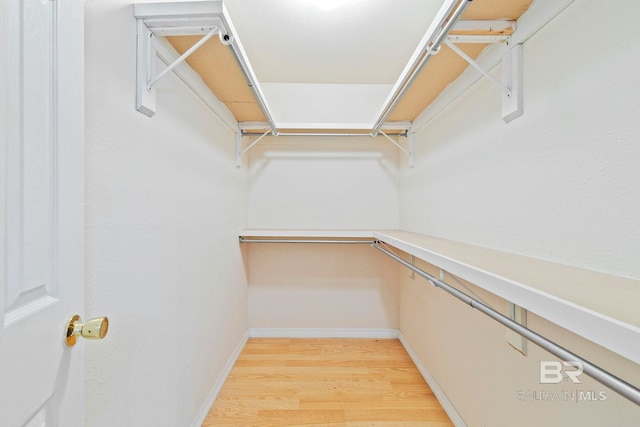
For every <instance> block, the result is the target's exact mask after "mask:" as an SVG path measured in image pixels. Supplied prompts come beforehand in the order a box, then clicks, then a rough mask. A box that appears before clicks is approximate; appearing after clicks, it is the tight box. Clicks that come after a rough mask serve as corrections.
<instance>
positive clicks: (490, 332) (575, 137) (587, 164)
mask: <svg viewBox="0 0 640 427" xmlns="http://www.w3.org/2000/svg"><path fill="white" fill-rule="evenodd" d="M638 13H640V5H639V4H638V3H637V2H635V1H633V0H626V1H619V2H616V5H615V8H612V7H611V4H608V3H606V2H598V1H595V0H583V1H576V2H574V3H573V4H572V5H571V6H570V7H569V8H568V9H567V10H565V11H564V12H563V13H562V14H561V15H560V16H558V17H557V18H556V19H555V20H554V21H552V22H551V23H550V24H549V25H547V26H546V27H545V28H543V29H542V30H541V31H539V32H538V33H537V34H535V35H534V36H533V37H532V38H531V39H529V40H528V41H527V42H526V43H525V45H524V64H525V69H524V85H525V89H524V96H525V98H524V102H525V104H524V105H525V113H524V116H522V117H520V118H518V119H517V120H515V121H513V122H512V123H509V124H505V123H503V122H502V121H501V119H500V102H499V93H498V90H497V89H496V88H495V87H494V86H493V85H492V84H491V83H489V82H487V81H486V80H483V81H480V82H479V83H478V84H476V85H475V86H474V87H473V88H471V89H470V90H469V91H468V92H467V93H466V94H465V95H463V96H462V97H461V98H459V99H458V100H457V101H456V103H454V104H453V105H452V106H450V107H449V108H448V109H447V110H445V111H444V112H443V113H441V114H440V115H439V116H437V117H436V118H435V119H434V120H432V121H431V122H430V123H429V124H428V125H427V126H426V127H425V128H424V129H423V130H421V131H420V132H419V133H418V134H417V144H416V145H417V158H416V168H415V169H412V170H408V169H405V170H403V171H402V173H401V183H400V188H401V221H400V223H401V227H402V228H404V229H408V230H410V231H414V232H419V233H424V234H430V235H435V236H439V237H444V238H448V239H452V240H458V241H462V242H468V243H472V244H476V245H479V246H485V247H491V248H496V249H500V250H505V251H509V252H514V253H519V254H524V255H528V256H532V257H537V258H543V259H547V260H552V261H556V262H560V263H565V264H569V265H575V266H579V267H584V268H587V269H591V270H596V271H603V272H608V273H612V274H616V275H619V276H626V277H632V278H636V279H638V278H640V264H638V262H637V260H638V257H637V254H638V253H639V251H640V227H639V226H638V224H639V223H638V218H640V185H638V183H639V182H640V168H639V167H638V164H639V161H640V145H638V140H639V137H640V120H639V119H640V113H639V112H640V85H639V84H638V76H640V42H638V40H639V39H638V37H637V34H636V31H635V29H634V23H635V17H636V16H638ZM499 71H500V70H499V69H496V70H495V72H496V74H497V75H499ZM403 280H405V283H404V285H403V287H402V289H403V291H402V295H401V304H400V311H401V320H400V325H401V330H402V331H403V333H405V335H407V337H408V339H409V341H410V343H411V345H412V346H413V347H415V348H416V349H418V353H419V354H420V355H421V357H422V360H423V362H424V363H425V365H426V366H427V367H428V368H429V369H431V370H432V371H433V374H434V376H435V377H436V380H437V381H438V382H439V383H440V384H441V385H442V387H443V389H444V391H445V393H446V394H447V395H449V397H450V398H451V400H452V402H453V404H454V405H455V406H456V407H457V409H458V410H459V412H460V413H461V414H462V416H463V417H464V418H465V420H466V421H467V424H468V425H470V426H480V425H491V426H513V425H517V426H539V425H581V426H601V425H617V426H632V425H636V424H637V420H638V419H639V416H640V409H639V408H638V407H637V406H636V405H634V404H631V403H629V402H628V401H626V400H625V399H623V398H621V397H618V396H617V395H615V394H614V393H613V392H611V391H609V393H608V399H607V401H606V402H591V403H582V404H576V403H562V402H530V401H529V402H518V401H517V399H516V391H517V390H518V389H523V388H524V389H525V390H541V389H543V390H544V389H549V388H548V387H547V388H545V387H544V386H542V385H540V384H539V383H538V381H537V375H538V362H539V361H540V360H548V359H551V360H553V358H552V357H551V356H550V355H548V354H547V353H545V352H543V351H541V350H539V349H537V348H533V349H532V351H531V353H530V355H529V356H528V357H527V358H524V357H522V356H519V355H518V354H517V353H516V352H514V351H512V350H510V349H509V348H508V347H507V346H506V344H505V343H504V332H503V330H504V329H503V328H501V327H499V326H497V324H495V323H492V322H490V321H489V320H484V319H482V316H481V315H480V314H478V313H473V311H472V310H470V309H469V308H468V307H465V306H464V305H463V304H460V303H459V302H458V301H456V300H454V299H452V298H450V297H448V296H447V295H441V294H442V293H441V292H437V291H436V290H435V289H433V288H431V287H430V286H427V285H425V283H424V282H420V283H418V282H414V283H406V279H403ZM481 295H482V293H481ZM486 298H487V299H488V300H489V301H491V302H492V304H494V305H495V306H496V307H498V308H499V309H502V308H503V307H504V301H502V300H500V299H498V298H495V297H492V296H486ZM469 325H473V327H472V328H471V329H470V328H469ZM530 326H531V327H532V328H533V329H535V330H537V331H539V332H541V333H542V334H544V335H549V336H550V337H552V338H555V339H556V340H557V341H558V342H559V343H561V344H565V345H567V346H568V347H569V348H570V349H575V351H576V352H577V353H578V354H581V355H582V356H584V357H586V358H587V359H593V360H594V361H596V362H598V363H599V364H601V366H602V367H604V368H605V369H609V370H611V371H613V372H614V373H618V374H619V375H621V376H622V377H624V378H626V379H627V380H629V381H630V382H632V383H634V384H636V385H639V384H640V369H639V368H640V367H638V365H635V364H633V363H631V362H629V361H627V360H625V359H622V358H620V357H618V356H616V355H613V354H611V353H609V352H608V351H606V350H605V349H603V348H601V347H598V346H596V345H593V344H591V343H589V342H587V341H585V340H582V339H580V338H579V337H576V336H575V335H572V334H569V333H567V332H566V331H563V330H561V329H560V328H558V327H556V326H554V325H551V324H549V323H547V322H545V321H544V320H542V319H539V318H537V317H536V316H534V315H531V316H530ZM532 347H533V346H532ZM588 381H590V380H588ZM588 384H589V385H588V387H590V388H591V389H593V390H603V389H604V390H606V389H605V388H604V386H601V385H600V384H598V383H595V382H589V383H588ZM568 388H570V387H568ZM561 389H564V388H562V387H561Z"/></svg>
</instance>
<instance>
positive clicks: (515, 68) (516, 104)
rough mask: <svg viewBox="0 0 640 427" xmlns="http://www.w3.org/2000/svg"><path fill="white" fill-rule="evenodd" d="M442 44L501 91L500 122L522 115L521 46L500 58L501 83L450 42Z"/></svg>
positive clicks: (516, 46) (514, 47)
mask: <svg viewBox="0 0 640 427" xmlns="http://www.w3.org/2000/svg"><path fill="white" fill-rule="evenodd" d="M444 43H445V44H446V45H447V46H449V48H451V50H453V51H454V52H455V53H457V54H458V56H460V57H461V58H462V59H464V60H465V61H467V62H468V63H469V65H471V66H472V67H473V68H475V69H476V70H478V71H479V72H480V73H482V75H483V76H485V77H486V78H487V79H489V81H491V83H493V84H494V85H496V86H497V87H498V88H500V90H501V91H502V120H504V121H505V122H507V123H509V122H510V121H512V120H513V119H516V118H518V117H520V116H521V115H522V113H523V102H522V44H516V45H515V46H513V47H512V48H511V49H509V50H508V51H507V53H506V55H505V56H504V57H503V58H502V81H500V80H498V79H496V78H495V77H494V76H492V75H491V73H489V72H488V71H487V70H485V69H484V68H482V67H481V66H480V64H478V63H477V62H476V61H474V60H473V59H472V58H471V57H470V56H469V55H467V54H466V53H464V52H463V51H462V50H461V49H460V48H459V47H458V46H456V45H455V44H454V43H453V42H452V41H451V40H445V42H444Z"/></svg>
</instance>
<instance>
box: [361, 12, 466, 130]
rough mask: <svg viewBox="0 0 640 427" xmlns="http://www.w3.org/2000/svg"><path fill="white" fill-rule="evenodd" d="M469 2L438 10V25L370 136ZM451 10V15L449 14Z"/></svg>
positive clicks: (398, 85)
mask: <svg viewBox="0 0 640 427" xmlns="http://www.w3.org/2000/svg"><path fill="white" fill-rule="evenodd" d="M471 1H472V0H461V1H460V3H458V5H457V7H456V6H455V4H456V2H455V1H450V2H448V4H445V5H444V6H443V7H442V8H441V9H440V11H439V12H438V16H439V18H440V19H439V22H438V25H437V26H436V27H433V26H432V27H430V28H429V31H430V32H431V35H430V36H429V37H428V38H426V43H425V44H424V46H420V49H422V53H421V55H419V56H418V57H417V58H416V60H415V61H414V62H413V64H412V65H411V67H410V68H409V72H408V73H407V74H405V76H404V77H403V78H402V80H401V81H400V82H399V84H398V83H397V84H396V88H395V91H394V93H393V95H392V96H391V98H390V100H389V102H388V103H387V105H386V106H385V108H384V109H383V110H382V113H381V114H380V116H379V117H378V120H376V123H375V125H374V126H373V130H372V131H371V135H373V136H375V135H377V133H378V131H379V130H380V128H381V127H382V124H383V123H384V122H385V121H386V120H387V118H389V115H391V112H392V111H393V110H394V108H395V107H396V106H397V105H398V103H399V102H400V100H401V99H402V97H403V96H404V94H405V93H406V92H407V90H408V89H409V87H410V86H411V84H412V83H413V81H414V80H415V79H416V77H418V74H419V73H420V71H421V70H422V68H424V66H425V65H426V63H427V61H428V60H429V58H431V56H433V55H434V54H436V53H438V51H439V50H440V44H441V43H442V41H443V40H444V39H445V37H447V35H448V34H449V31H451V29H452V28H453V26H454V25H455V24H456V22H457V21H458V20H459V19H460V17H461V16H462V14H463V13H464V11H465V10H466V9H467V7H469V5H470V4H471ZM454 7H455V9H454ZM452 10H453V13H452V12H451V11H452ZM423 40H425V39H423Z"/></svg>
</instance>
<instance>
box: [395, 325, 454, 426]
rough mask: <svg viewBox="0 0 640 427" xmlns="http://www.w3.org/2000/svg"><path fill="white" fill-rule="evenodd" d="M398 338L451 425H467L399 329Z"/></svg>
mask: <svg viewBox="0 0 640 427" xmlns="http://www.w3.org/2000/svg"><path fill="white" fill-rule="evenodd" d="M398 339H399V340H400V342H401V343H402V345H403V346H404V348H405V350H407V353H409V356H410V357H411V360H413V363H414V364H415V365H416V367H417V368H418V371H420V373H421V374H422V377H423V378H424V380H425V381H426V382H427V384H429V387H430V388H431V391H433V394H435V396H436V398H437V399H438V401H439V402H440V404H441V405H442V408H443V409H444V411H445V412H446V413H447V415H448V416H449V418H450V419H451V422H452V423H453V425H454V426H456V427H467V424H466V423H465V422H464V419H462V417H461V416H460V414H459V413H458V411H457V410H456V408H455V406H453V404H452V403H451V401H450V400H449V399H448V398H447V395H446V394H445V393H444V391H442V389H441V388H440V386H439V385H438V383H437V381H436V380H435V378H433V375H431V372H429V370H428V369H427V367H426V366H425V365H424V363H422V360H420V357H418V354H417V353H416V352H415V350H414V349H413V347H411V345H410V344H409V341H407V338H406V337H405V336H404V335H403V334H402V332H401V331H398Z"/></svg>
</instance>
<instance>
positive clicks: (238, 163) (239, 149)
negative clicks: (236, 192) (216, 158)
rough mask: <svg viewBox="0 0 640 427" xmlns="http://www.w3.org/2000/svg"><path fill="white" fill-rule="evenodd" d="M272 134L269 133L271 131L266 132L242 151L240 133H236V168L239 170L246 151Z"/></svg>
mask: <svg viewBox="0 0 640 427" xmlns="http://www.w3.org/2000/svg"><path fill="white" fill-rule="evenodd" d="M272 133H273V132H272V131H271V129H269V130H268V131H266V132H265V133H263V134H262V135H260V136H259V137H258V138H257V139H256V140H255V141H253V142H252V143H251V144H249V146H248V147H247V148H245V149H244V150H243V149H242V132H238V133H236V168H237V169H240V167H241V166H242V156H244V155H245V154H246V153H247V151H249V150H251V149H252V148H253V147H254V145H256V144H257V143H258V142H260V141H261V140H262V138H264V137H265V136H267V135H269V134H272Z"/></svg>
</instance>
